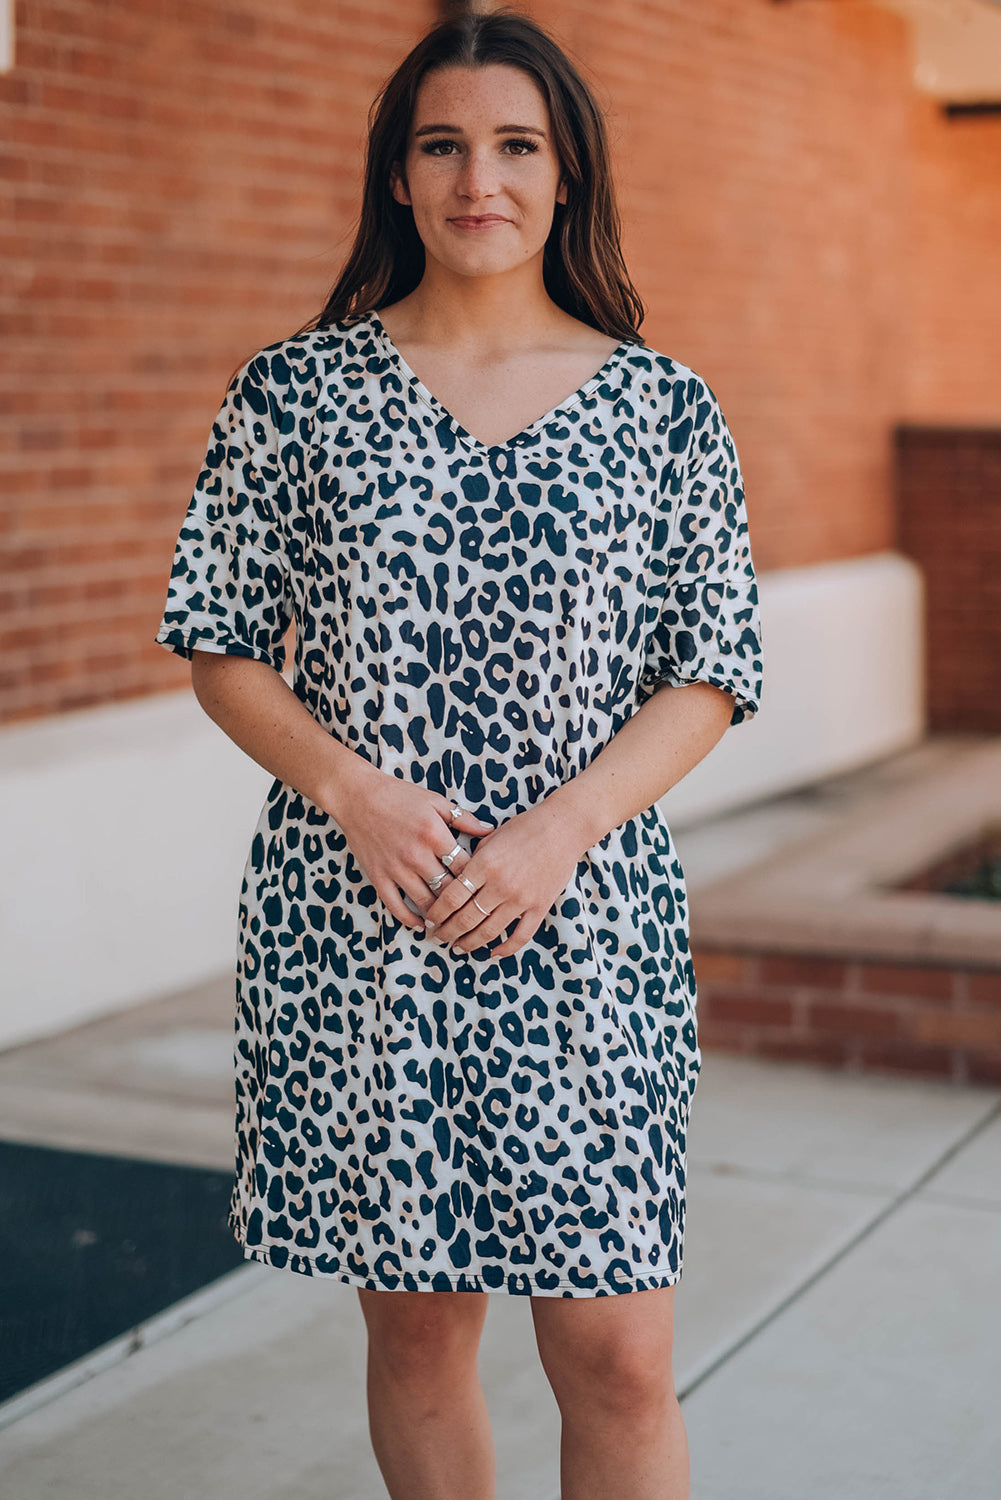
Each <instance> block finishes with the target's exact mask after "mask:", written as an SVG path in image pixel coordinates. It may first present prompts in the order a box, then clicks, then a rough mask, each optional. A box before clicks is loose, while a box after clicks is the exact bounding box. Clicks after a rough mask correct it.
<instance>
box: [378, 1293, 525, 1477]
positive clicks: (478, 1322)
mask: <svg viewBox="0 0 1001 1500" xmlns="http://www.w3.org/2000/svg"><path fill="white" fill-rule="evenodd" d="M358 1296H359V1299H360V1301H361V1310H362V1313H363V1314H364V1317H365V1323H366V1325H367V1327H368V1379H367V1392H368V1415H369V1432H370V1434H371V1437H372V1448H373V1450H374V1452H375V1457H376V1461H377V1462H378V1465H379V1468H380V1470H381V1471H382V1477H383V1479H384V1480H385V1481H386V1488H387V1490H388V1491H389V1495H390V1500H494V1495H495V1478H496V1476H495V1460H494V1441H493V1434H492V1432H491V1430H490V1420H489V1418H488V1416H487V1408H486V1402H485V1400H484V1397H483V1388H482V1387H481V1385H480V1378H479V1374H478V1371H477V1365H476V1361H477V1353H478V1350H479V1344H480V1334H481V1333H482V1331H483V1323H484V1319H485V1318H486V1315H487V1293H486V1292H390V1291H385V1292H373V1291H368V1290H367V1289H363V1288H359V1289H358Z"/></svg>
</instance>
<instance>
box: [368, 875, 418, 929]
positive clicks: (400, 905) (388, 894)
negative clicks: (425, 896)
mask: <svg viewBox="0 0 1001 1500" xmlns="http://www.w3.org/2000/svg"><path fill="white" fill-rule="evenodd" d="M376 894H377V895H378V897H379V899H380V900H381V901H382V903H383V905H384V906H385V907H387V908H388V910H389V911H390V912H392V914H393V916H394V917H395V918H396V919H397V921H398V922H402V923H403V925H404V927H409V928H411V929H412V930H415V931H422V930H423V928H424V917H423V915H418V914H417V913H416V912H412V911H411V910H410V907H409V906H408V905H407V903H406V902H405V901H404V899H403V892H402V891H401V890H400V887H399V886H398V885H393V884H389V885H386V886H381V887H380V886H376ZM408 894H409V893H408ZM411 899H413V898H411ZM416 904H417V905H419V904H420V903H419V902H418V903H416Z"/></svg>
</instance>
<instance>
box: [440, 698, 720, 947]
mask: <svg viewBox="0 0 1001 1500" xmlns="http://www.w3.org/2000/svg"><path fill="white" fill-rule="evenodd" d="M733 703H734V700H733V697H732V695H731V694H730V693H727V692H726V691H724V690H723V689H722V688H718V687H714V686H713V685H712V684H711V683H705V682H693V683H686V684H684V685H683V686H680V687H677V686H673V685H671V684H665V685H664V686H662V687H660V688H658V689H657V690H656V691H655V692H654V693H653V694H652V695H651V696H650V697H649V698H648V699H647V700H646V702H645V703H644V704H643V705H642V706H641V707H640V708H638V709H637V710H636V711H635V712H634V713H633V714H631V715H630V717H629V718H628V719H627V720H626V722H625V723H624V724H623V726H622V728H621V729H620V730H619V731H618V733H617V734H614V735H613V736H612V738H611V739H610V740H609V741H608V743H607V744H606V745H605V746H604V747H603V748H602V749H601V750H600V751H599V753H598V754H597V755H596V756H595V757H594V759H593V760H592V761H591V762H590V764H589V765H587V766H586V767H585V768H584V770H583V771H578V772H577V774H576V775H575V776H573V777H571V778H570V780H569V781H566V782H564V783H563V785H562V786H559V787H557V788H556V789H555V790H554V791H552V792H550V793H549V795H548V796H547V797H545V798H543V799H542V801H540V802H538V803H536V804H535V806H534V807H531V808H528V809H527V810H526V811H525V812H522V813H517V814H516V815H515V816H514V817H513V818H510V819H508V821H506V822H504V823H501V824H500V825H499V827H497V828H495V829H494V830H493V832H492V833H488V834H487V835H486V836H485V837H484V838H482V839H480V840H479V842H478V844H477V846H476V849H475V850H474V852H473V854H472V855H471V856H470V858H469V859H468V860H467V861H466V862H465V863H464V864H463V865H462V866H461V868H460V867H459V866H458V864H457V865H456V866H455V867H454V868H453V874H458V875H464V874H467V872H468V874H469V877H470V878H471V879H474V880H475V883H476V886H477V895H478V896H479V895H482V898H483V904H485V905H486V906H487V908H488V911H489V915H488V916H483V915H482V914H481V912H480V910H479V909H478V907H477V906H476V905H475V904H474V902H473V901H472V900H471V899H470V895H471V893H470V891H469V889H468V887H467V886H465V885H463V883H462V881H461V879H456V880H452V881H450V882H449V884H448V886H447V887H446V888H445V890H443V891H442V893H441V895H440V896H438V897H437V899H436V900H435V901H433V902H432V903H431V905H430V906H429V907H427V909H426V910H425V912H424V918H425V922H426V924H427V928H428V930H429V932H430V931H431V930H432V929H433V933H434V937H435V938H436V939H438V940H439V941H441V942H445V943H450V944H452V946H453V947H455V948H458V949H460V950H461V951H464V952H467V953H471V952H475V951H476V950H477V949H479V948H483V947H485V946H486V945H487V944H489V943H491V942H492V941H493V940H494V938H496V937H498V936H499V935H500V934H501V933H502V932H504V931H506V929H507V928H508V927H510V925H511V923H512V922H514V921H516V920H517V922H518V926H517V927H516V928H515V930H514V932H513V933H511V935H510V936H509V937H507V938H505V940H504V942H503V943H501V944H500V945H499V946H498V947H496V948H493V949H491V950H490V951H491V956H492V957H503V956H505V955H506V954H509V953H514V952H516V951H517V949H519V948H520V947H521V946H522V945H523V944H524V943H527V942H528V940H529V939H530V938H531V937H532V936H533V934H534V933H535V932H536V931H537V929H538V928H539V927H540V926H541V924H542V921H543V919H544V918H545V916H546V914H547V912H549V911H550V910H551V909H552V907H553V905H554V903H555V902H556V901H557V900H558V899H559V897H560V896H561V895H562V893H563V892H564V891H565V890H566V888H567V885H568V884H569V882H570V879H571V877H572V875H573V873H574V871H575V870H576V868H577V865H578V863H579V861H580V860H581V858H582V857H583V856H584V854H586V852H587V850H588V849H590V848H591V847H592V845H594V844H596V843H598V842H599V840H601V839H603V838H604V837H605V835H606V833H609V832H610V831H611V830H612V829H613V828H618V827H619V825H620V824H621V823H625V822H626V821H627V820H628V819H629V818H632V817H635V816H636V814H637V813H640V812H643V811H644V810H645V809H646V808H648V807H650V806H651V804H652V803H654V802H656V801H658V799H659V798H661V797H663V795H664V794H665V792H667V791H669V790H670V788H671V787H672V786H674V785H675V784H676V783H677V782H679V781H680V780H681V779H682V777H683V776H685V775H687V773H688V772H689V771H690V770H691V769H692V767H693V766H695V765H697V764H698V762H699V761H700V760H702V758H703V757H704V756H705V755H708V753H709V751H710V750H711V749H712V747H713V746H714V745H715V744H716V742H717V741H718V740H719V739H720V738H721V737H722V735H723V733H724V731H725V730H726V728H727V725H728V724H729V723H730V718H731V714H732V712H733Z"/></svg>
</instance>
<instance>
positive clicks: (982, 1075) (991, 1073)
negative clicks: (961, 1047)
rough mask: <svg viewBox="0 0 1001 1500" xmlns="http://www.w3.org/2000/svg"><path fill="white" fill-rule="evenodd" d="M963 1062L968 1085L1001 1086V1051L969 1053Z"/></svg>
mask: <svg viewBox="0 0 1001 1500" xmlns="http://www.w3.org/2000/svg"><path fill="white" fill-rule="evenodd" d="M965 1062H966V1077H967V1079H968V1081H969V1082H970V1083H997V1084H1001V1050H995V1051H993V1052H970V1053H968V1054H967V1056H966V1059H965Z"/></svg>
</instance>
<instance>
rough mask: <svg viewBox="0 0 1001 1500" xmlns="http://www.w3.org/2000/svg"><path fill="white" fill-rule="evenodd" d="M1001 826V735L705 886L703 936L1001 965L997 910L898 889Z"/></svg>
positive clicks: (788, 948) (699, 917)
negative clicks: (875, 802) (875, 803)
mask: <svg viewBox="0 0 1001 1500" xmlns="http://www.w3.org/2000/svg"><path fill="white" fill-rule="evenodd" d="M992 823H1001V740H991V741H989V742H988V743H987V745H986V746H980V747H977V748H973V749H970V750H968V751H966V752H964V753H961V754H957V755H956V756H955V757H954V758H953V759H952V760H951V761H950V762H949V764H947V765H946V766H945V767H940V768H939V769H937V770H935V771H933V772H932V773H930V774H929V775H927V776H924V777H921V778H920V779H918V780H915V781H914V782H912V783H910V784H909V785H908V786H906V787H904V788H902V789H900V790H899V791H897V792H895V793H891V794H889V795H887V796H886V798H885V799H884V801H883V802H882V804H881V805H880V806H879V807H878V808H873V807H871V806H867V807H864V808H861V809H859V810H858V811H857V812H855V813H853V814H849V815H848V816H846V817H845V818H844V819H843V820H842V821H841V822H840V823H838V824H837V825H836V826H835V827H834V828H833V829H832V830H830V831H827V832H824V833H822V834H820V835H816V836H811V837H809V838H807V839H805V840H803V841H801V842H799V843H797V844H795V845H793V846H791V847H788V848H786V849H783V850H780V852H779V853H778V854H774V855H772V856H770V857H769V858H768V859H764V860H761V861H759V862H758V863H757V864H754V865H750V866H745V867H744V868H742V869H741V870H740V871H739V872H738V873H737V874H735V875H731V876H729V877H727V878H726V879H724V880H720V881H716V882H714V883H713V884H711V885H707V886H703V887H701V888H700V889H699V891H698V897H697V900H695V901H694V902H693V904H692V908H693V909H692V940H693V942H694V943H697V944H699V945H701V946H704V947H709V948H716V949H718V948H728V949H730V948H732V949H739V950H741V951H749V952H771V951H776V952H785V953H825V954H842V955H846V956H848V957H850V958H883V959H890V960H896V961H898V962H907V963H942V964H959V965H962V966H963V967H970V966H976V967H982V968H987V969H994V970H999V969H1001V913H999V911H998V907H997V904H996V903H993V902H990V901H975V900H970V899H968V898H966V897H963V896H949V895H934V894H926V893H925V892H923V891H898V890H894V889H893V888H892V887H893V886H894V885H895V884H897V883H898V882H900V881H903V880H906V879H908V878H909V877H910V876H912V875H915V874H917V873H918V871H920V870H921V869H923V868H924V867H925V866H926V865H929V864H931V863H932V862H933V861H935V860H936V859H938V858H940V857H941V856H942V855H944V854H946V853H948V852H949V851H950V850H952V849H955V848H958V847H959V846H961V845H962V844H964V843H965V842H966V841H967V840H968V839H970V838H972V837H974V836H975V835H976V834H978V833H979V832H980V831H981V829H983V828H984V827H986V826H988V825H989V824H992Z"/></svg>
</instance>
